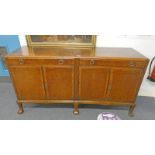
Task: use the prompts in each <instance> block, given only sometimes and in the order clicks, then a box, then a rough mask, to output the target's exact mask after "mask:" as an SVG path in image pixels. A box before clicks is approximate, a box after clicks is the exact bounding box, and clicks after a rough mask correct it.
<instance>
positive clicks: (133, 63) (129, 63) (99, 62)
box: [80, 59, 146, 68]
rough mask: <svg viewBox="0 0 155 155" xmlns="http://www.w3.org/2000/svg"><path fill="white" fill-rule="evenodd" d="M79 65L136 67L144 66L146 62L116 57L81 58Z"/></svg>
mask: <svg viewBox="0 0 155 155" xmlns="http://www.w3.org/2000/svg"><path fill="white" fill-rule="evenodd" d="M80 65H90V66H93V65H94V66H95V65H96V66H110V67H137V68H144V67H145V66H146V62H145V60H144V61H140V60H126V59H122V60H120V59H119V60H118V59H113V60H112V59H81V60H80Z"/></svg>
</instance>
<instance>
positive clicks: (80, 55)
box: [5, 46, 149, 116]
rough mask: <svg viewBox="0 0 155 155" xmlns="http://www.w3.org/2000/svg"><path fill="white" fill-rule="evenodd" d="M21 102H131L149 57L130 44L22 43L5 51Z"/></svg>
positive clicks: (132, 105)
mask: <svg viewBox="0 0 155 155" xmlns="http://www.w3.org/2000/svg"><path fill="white" fill-rule="evenodd" d="M5 62H6V66H7V68H8V70H9V72H10V76H11V79H12V82H13V85H14V88H15V91H16V95H17V103H18V106H19V110H18V113H19V114H21V113H23V103H45V104H49V103H68V104H73V105H74V110H73V113H74V114H78V113H79V111H78V105H79V104H100V105H118V106H129V115H130V116H132V115H133V110H134V107H135V100H136V97H137V94H138V91H139V88H140V85H141V82H142V79H143V76H144V73H145V71H146V68H147V65H148V62H149V59H148V58H146V57H145V56H143V55H142V54H140V53H139V52H137V51H135V50H134V49H131V48H99V47H98V48H97V47H96V48H67V47H66V48H65V47H26V46H25V47H22V48H20V49H19V50H17V51H15V52H14V53H12V54H9V55H7V56H6V57H5Z"/></svg>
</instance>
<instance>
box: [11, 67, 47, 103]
mask: <svg viewBox="0 0 155 155" xmlns="http://www.w3.org/2000/svg"><path fill="white" fill-rule="evenodd" d="M10 71H11V75H12V79H13V82H14V85H15V89H16V92H17V96H18V99H21V100H41V99H45V89H44V84H43V76H42V70H41V67H39V66H38V67H37V66H20V67H11V68H10Z"/></svg>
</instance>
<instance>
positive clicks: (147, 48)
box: [19, 35, 155, 97]
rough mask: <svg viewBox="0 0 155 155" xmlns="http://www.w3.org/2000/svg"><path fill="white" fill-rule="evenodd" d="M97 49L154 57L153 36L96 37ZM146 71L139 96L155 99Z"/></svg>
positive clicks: (21, 40) (154, 37)
mask: <svg viewBox="0 0 155 155" xmlns="http://www.w3.org/2000/svg"><path fill="white" fill-rule="evenodd" d="M19 38H20V43H21V45H22V46H23V45H26V40H25V36H24V35H20V36H19ZM97 46H98V47H131V48H134V49H136V50H137V51H139V52H141V53H142V54H143V55H145V56H147V57H148V58H150V59H152V57H153V56H155V36H125V35H124V36H97ZM147 76H148V69H147V71H146V74H145V76H144V80H143V82H142V85H141V88H140V91H139V95H142V96H152V97H155V83H153V82H150V81H149V80H147V79H146V77H147Z"/></svg>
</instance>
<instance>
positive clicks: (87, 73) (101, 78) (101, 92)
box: [79, 66, 110, 100]
mask: <svg viewBox="0 0 155 155" xmlns="http://www.w3.org/2000/svg"><path fill="white" fill-rule="evenodd" d="M109 72H110V70H109V69H108V68H105V67H100V66H81V67H80V68H79V98H80V99H83V100H89V99H90V100H100V99H104V98H105V96H106V90H107V86H108V80H109Z"/></svg>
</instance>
